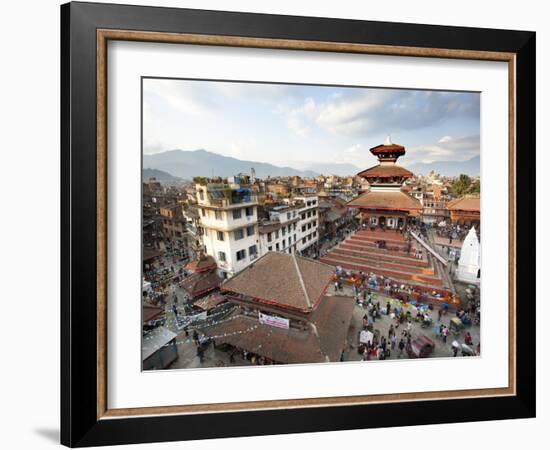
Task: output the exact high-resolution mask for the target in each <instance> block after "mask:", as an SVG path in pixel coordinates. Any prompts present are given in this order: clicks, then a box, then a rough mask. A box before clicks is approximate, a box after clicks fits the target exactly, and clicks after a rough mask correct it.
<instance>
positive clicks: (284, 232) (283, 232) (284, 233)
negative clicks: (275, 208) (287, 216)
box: [281, 227, 286, 236]
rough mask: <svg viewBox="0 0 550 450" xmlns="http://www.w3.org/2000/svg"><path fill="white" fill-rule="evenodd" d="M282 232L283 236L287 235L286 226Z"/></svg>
mask: <svg viewBox="0 0 550 450" xmlns="http://www.w3.org/2000/svg"><path fill="white" fill-rule="evenodd" d="M281 233H282V235H283V236H284V235H286V228H285V227H283V229H282V230H281Z"/></svg>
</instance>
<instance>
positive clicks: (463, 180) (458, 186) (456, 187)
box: [451, 173, 472, 197]
mask: <svg viewBox="0 0 550 450" xmlns="http://www.w3.org/2000/svg"><path fill="white" fill-rule="evenodd" d="M471 184H472V179H471V178H470V177H469V176H468V175H465V174H463V173H462V174H460V176H459V177H458V178H457V179H455V180H454V181H453V183H452V184H451V189H452V190H453V193H454V194H455V195H456V196H457V197H462V196H463V195H465V194H467V193H468V190H469V189H470V186H471Z"/></svg>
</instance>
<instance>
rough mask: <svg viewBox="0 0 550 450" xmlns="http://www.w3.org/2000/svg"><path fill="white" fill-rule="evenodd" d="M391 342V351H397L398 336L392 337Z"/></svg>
mask: <svg viewBox="0 0 550 450" xmlns="http://www.w3.org/2000/svg"><path fill="white" fill-rule="evenodd" d="M390 341H391V349H392V350H395V346H396V345H397V336H396V335H395V333H394V334H393V335H392V337H391V339H390Z"/></svg>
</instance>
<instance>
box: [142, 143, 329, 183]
mask: <svg viewBox="0 0 550 450" xmlns="http://www.w3.org/2000/svg"><path fill="white" fill-rule="evenodd" d="M143 167H149V168H152V169H157V170H162V171H164V172H168V173H171V174H173V175H175V176H177V177H180V178H185V179H188V180H191V179H193V177H196V176H202V177H212V176H220V177H228V176H231V175H237V174H239V173H246V174H250V169H251V168H252V167H253V168H254V170H255V171H256V176H257V177H260V178H267V177H268V176H272V177H277V176H294V175H298V176H301V177H314V176H317V175H318V172H314V171H312V170H297V169H293V168H292V167H279V166H275V165H273V164H268V163H262V162H258V161H243V160H240V159H237V158H231V157H229V156H222V155H218V154H217V153H212V152H208V151H206V150H202V149H201V150H192V151H183V150H170V151H166V152H162V153H156V154H154V155H143Z"/></svg>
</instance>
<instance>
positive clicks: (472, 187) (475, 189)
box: [468, 180, 481, 194]
mask: <svg viewBox="0 0 550 450" xmlns="http://www.w3.org/2000/svg"><path fill="white" fill-rule="evenodd" d="M480 191H481V188H480V184H479V180H475V181H474V182H473V183H472V184H471V185H470V189H468V194H479V193H480Z"/></svg>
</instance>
